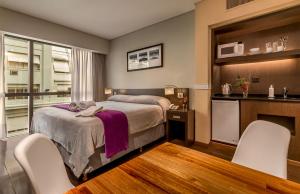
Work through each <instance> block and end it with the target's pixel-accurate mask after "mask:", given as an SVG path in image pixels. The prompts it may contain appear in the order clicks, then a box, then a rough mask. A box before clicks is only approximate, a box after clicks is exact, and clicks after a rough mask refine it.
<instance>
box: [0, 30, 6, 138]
mask: <svg viewBox="0 0 300 194" xmlns="http://www.w3.org/2000/svg"><path fill="white" fill-rule="evenodd" d="M4 90H5V89H4V40H3V34H1V33H0V139H3V138H5V137H6V124H5V95H4V94H5V91H4Z"/></svg>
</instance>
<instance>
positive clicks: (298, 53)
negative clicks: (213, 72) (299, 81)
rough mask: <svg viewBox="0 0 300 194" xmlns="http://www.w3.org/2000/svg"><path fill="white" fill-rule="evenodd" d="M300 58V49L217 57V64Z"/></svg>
mask: <svg viewBox="0 0 300 194" xmlns="http://www.w3.org/2000/svg"><path fill="white" fill-rule="evenodd" d="M292 58H300V49H295V50H288V51H281V52H274V53H261V54H254V55H244V56H237V57H227V58H220V59H215V64H216V65H230V64H242V63H254V62H264V61H275V60H282V59H292Z"/></svg>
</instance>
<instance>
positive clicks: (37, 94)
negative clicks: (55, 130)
mask: <svg viewBox="0 0 300 194" xmlns="http://www.w3.org/2000/svg"><path fill="white" fill-rule="evenodd" d="M30 45H33V48H31V47H30ZM4 50H5V57H4V66H5V69H4V71H5V84H6V85H5V88H7V89H6V93H5V95H6V98H5V112H6V113H5V114H6V123H7V136H8V137H9V136H12V135H17V134H22V133H27V132H28V126H29V125H30V119H31V117H32V115H33V111H34V110H35V109H38V108H40V107H45V106H52V105H53V104H58V103H65V102H70V101H71V98H70V90H69V88H71V74H70V69H69V61H70V57H71V50H70V49H69V48H65V47H60V46H53V45H50V44H45V43H41V42H36V41H34V40H25V39H22V38H18V37H12V36H5V37H4ZM30 56H33V61H32V63H30V62H29V59H30ZM30 67H32V68H33V74H30V72H29V70H30V69H31V68H30ZM31 79H32V80H33V83H32V85H30V82H29V80H31ZM30 91H31V92H30ZM61 91H63V92H66V93H65V94H62V95H61V94H58V92H61ZM45 92H46V93H45Z"/></svg>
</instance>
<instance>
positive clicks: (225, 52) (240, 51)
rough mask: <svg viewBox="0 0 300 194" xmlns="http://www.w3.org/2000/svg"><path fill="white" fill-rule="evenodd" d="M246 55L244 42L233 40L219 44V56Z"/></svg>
mask: <svg viewBox="0 0 300 194" xmlns="http://www.w3.org/2000/svg"><path fill="white" fill-rule="evenodd" d="M241 55H244V44H243V43H238V42H233V43H228V44H222V45H218V58H226V57H235V56H241Z"/></svg>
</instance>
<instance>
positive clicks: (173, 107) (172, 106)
mask: <svg viewBox="0 0 300 194" xmlns="http://www.w3.org/2000/svg"><path fill="white" fill-rule="evenodd" d="M178 108H179V106H177V105H174V104H171V105H170V106H169V109H170V110H177V109H178Z"/></svg>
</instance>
